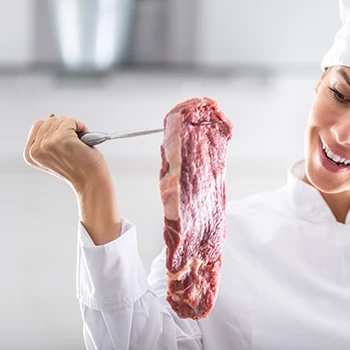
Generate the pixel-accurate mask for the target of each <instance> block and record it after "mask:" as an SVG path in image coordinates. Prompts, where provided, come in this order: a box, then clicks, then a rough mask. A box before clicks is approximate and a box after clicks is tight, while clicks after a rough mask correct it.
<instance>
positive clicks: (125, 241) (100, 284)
mask: <svg viewBox="0 0 350 350" xmlns="http://www.w3.org/2000/svg"><path fill="white" fill-rule="evenodd" d="M122 225H123V228H122V235H121V236H120V237H119V238H117V239H116V240H114V241H112V242H109V243H107V244H105V245H102V246H95V245H94V243H93V241H92V240H91V238H90V236H89V234H88V232H87V231H86V230H85V228H84V226H83V225H82V224H81V223H80V222H79V225H78V257H77V297H78V299H79V302H80V309H81V314H82V319H83V336H84V341H85V345H86V348H87V349H88V350H95V349H98V350H107V349H108V350H109V349H118V350H131V349H132V350H134V349H135V350H136V349H140V350H141V349H142V350H176V349H179V350H180V349H181V350H184V349H186V350H199V349H202V336H201V331H200V328H199V326H198V323H197V322H196V321H194V320H190V319H188V320H184V319H180V318H179V317H178V316H177V315H176V313H175V312H173V310H172V309H171V308H170V306H169V304H168V303H167V302H166V300H165V297H166V292H167V278H166V271H165V249H163V251H162V253H161V254H160V255H159V256H158V257H157V258H156V259H155V260H154V261H153V263H152V268H151V273H150V276H149V279H147V276H146V273H145V270H144V268H143V265H142V263H141V259H140V257H139V254H138V250H137V241H136V229H135V227H134V226H133V225H131V224H130V223H129V222H128V221H127V220H126V219H123V224H122Z"/></svg>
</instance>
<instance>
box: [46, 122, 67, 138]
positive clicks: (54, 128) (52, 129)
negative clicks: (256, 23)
mask: <svg viewBox="0 0 350 350" xmlns="http://www.w3.org/2000/svg"><path fill="white" fill-rule="evenodd" d="M50 118H51V117H50ZM65 119H67V117H60V118H56V120H55V122H54V123H52V124H51V126H50V127H49V129H48V130H47V132H46V134H47V137H49V136H52V135H53V134H54V133H55V132H56V131H57V130H58V129H59V127H60V125H61V124H62V123H63V122H64V121H65Z"/></svg>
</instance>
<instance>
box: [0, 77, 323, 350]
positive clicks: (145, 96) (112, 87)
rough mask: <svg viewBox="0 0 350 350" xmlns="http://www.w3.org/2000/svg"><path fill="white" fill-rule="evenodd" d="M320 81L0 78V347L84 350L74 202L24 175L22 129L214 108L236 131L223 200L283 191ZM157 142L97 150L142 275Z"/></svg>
mask: <svg viewBox="0 0 350 350" xmlns="http://www.w3.org/2000/svg"><path fill="white" fill-rule="evenodd" d="M317 77H318V76H314V77H310V78H295V77H291V76H287V75H286V76H280V77H279V78H276V79H267V80H262V79H257V78H254V79H253V78H251V79H247V78H245V79H244V78H239V79H238V78H237V79H229V78H218V77H217V78H209V77H207V78H205V77H203V76H202V77H196V76H192V77H191V76H190V77H188V76H187V77H185V76H182V75H174V74H170V75H157V74H150V75H148V74H141V73H139V74H127V73H123V74H120V75H116V76H115V77H111V78H110V79H109V80H108V81H107V82H106V83H104V84H98V83H96V82H94V83H93V84H92V83H91V82H88V81H83V82H81V83H77V82H75V83H69V82H67V81H66V82H63V81H61V82H58V81H55V80H54V79H52V78H49V77H44V76H27V77H23V76H22V77H18V78H13V77H12V78H2V79H1V80H0V106H1V113H0V126H1V129H0V130H1V136H2V137H1V139H0V198H1V201H0V216H1V220H0V232H1V238H2V241H1V243H2V244H1V245H0V275H1V276H2V284H1V285H2V286H3V287H2V293H1V296H2V298H1V301H0V309H1V313H0V329H1V330H2V334H1V337H0V348H1V349H8V350H11V349H23V348H26V349H36V350H40V349H43V350H44V349H45V350H51V349H83V348H84V347H83V340H82V333H81V325H82V323H81V318H80V313H79V308H78V303H77V300H76V298H75V266H76V261H75V259H76V227H77V220H78V216H77V215H78V211H77V203H76V199H75V198H74V194H73V191H72V190H71V189H70V187H69V186H68V185H66V184H65V183H64V182H63V181H61V180H59V179H57V178H54V177H50V176H49V175H47V174H45V173H41V172H39V171H37V170H35V169H32V168H30V167H29V166H27V165H26V164H25V163H24V161H23V159H22V151H23V147H24V145H25V142H26V137H27V134H28V131H29V129H30V126H31V124H32V123H33V122H34V121H35V120H36V119H40V118H47V117H48V116H49V115H50V113H52V112H55V113H57V114H58V115H62V114H64V115H68V116H74V117H76V118H79V119H81V120H83V121H84V122H85V123H86V124H87V125H88V126H89V127H90V129H91V130H102V131H104V130H105V131H114V130H118V129H130V128H134V127H139V128H143V127H148V126H152V127H153V126H155V127H158V126H160V125H161V122H162V119H163V117H164V115H165V113H166V112H167V111H168V110H169V109H170V108H172V107H173V106H174V104H175V103H177V102H179V101H181V100H182V99H184V98H188V97H192V96H197V95H207V96H209V97H213V98H215V99H217V100H218V102H219V103H220V106H221V107H222V109H223V110H224V112H225V113H226V115H227V117H228V118H230V119H231V120H232V122H233V123H234V125H235V134H234V137H233V139H232V141H231V143H230V146H229V155H228V169H227V194H228V199H234V198H240V197H243V196H245V195H248V194H250V193H254V192H256V191H261V190H268V189H273V188H277V187H279V186H281V185H282V184H284V183H285V179H286V169H287V167H288V166H289V164H290V163H291V162H293V161H294V160H297V159H299V158H301V157H302V156H303V128H304V124H305V122H306V118H307V114H308V109H309V107H310V103H311V101H312V87H313V85H314V83H315V82H316V79H317ZM161 138H162V136H161V135H153V136H147V137H140V138H137V139H130V140H118V141H112V142H110V143H109V144H104V145H101V146H100V148H101V149H102V150H103V152H104V153H105V155H106V157H107V159H108V162H109V164H110V166H111V169H112V173H113V178H114V182H115V185H116V187H117V195H118V199H119V203H120V209H121V213H122V215H124V216H126V217H128V218H129V219H130V220H131V221H132V222H133V223H135V225H136V226H137V229H138V245H139V250H140V254H141V258H142V260H143V262H144V265H145V268H146V270H147V271H149V266H150V262H151V260H152V259H153V258H154V256H155V255H156V254H157V253H158V252H159V250H160V248H161V247H162V245H163V237H162V228H163V215H162V207H161V203H160V198H159V188H158V174H159V165H160V157H159V146H160V143H161Z"/></svg>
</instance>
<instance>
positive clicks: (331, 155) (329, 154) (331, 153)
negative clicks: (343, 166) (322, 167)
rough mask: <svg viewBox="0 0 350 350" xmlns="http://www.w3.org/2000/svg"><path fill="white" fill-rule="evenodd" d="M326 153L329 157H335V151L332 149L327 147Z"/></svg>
mask: <svg viewBox="0 0 350 350" xmlns="http://www.w3.org/2000/svg"><path fill="white" fill-rule="evenodd" d="M326 153H327V156H328V157H329V158H331V159H332V158H333V156H334V153H333V152H332V151H330V150H327V149H326Z"/></svg>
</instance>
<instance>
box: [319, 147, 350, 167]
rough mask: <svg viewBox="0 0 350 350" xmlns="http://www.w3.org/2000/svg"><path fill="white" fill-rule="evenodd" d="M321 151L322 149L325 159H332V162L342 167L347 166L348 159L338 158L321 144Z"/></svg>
mask: <svg viewBox="0 0 350 350" xmlns="http://www.w3.org/2000/svg"><path fill="white" fill-rule="evenodd" d="M322 149H324V151H325V153H326V154H327V157H328V158H330V159H332V160H333V161H334V162H336V163H343V164H344V165H348V164H349V163H350V160H349V159H346V158H342V157H340V156H338V155H337V154H334V153H333V152H332V151H331V150H330V149H328V148H327V146H325V145H324V144H323V143H322Z"/></svg>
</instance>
